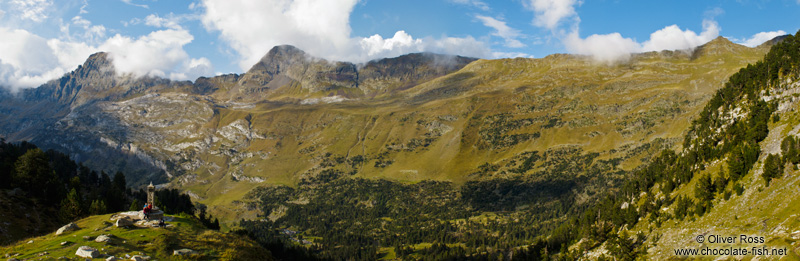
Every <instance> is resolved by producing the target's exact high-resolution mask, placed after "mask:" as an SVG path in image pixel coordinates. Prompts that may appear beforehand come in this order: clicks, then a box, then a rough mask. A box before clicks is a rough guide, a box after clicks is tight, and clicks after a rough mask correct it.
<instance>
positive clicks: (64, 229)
mask: <svg viewBox="0 0 800 261" xmlns="http://www.w3.org/2000/svg"><path fill="white" fill-rule="evenodd" d="M78 229H79V227H78V225H75V223H69V224H66V225H64V226H63V227H61V228H59V229H58V230H56V236H59V235H61V234H64V233H67V232H71V231H75V230H78Z"/></svg>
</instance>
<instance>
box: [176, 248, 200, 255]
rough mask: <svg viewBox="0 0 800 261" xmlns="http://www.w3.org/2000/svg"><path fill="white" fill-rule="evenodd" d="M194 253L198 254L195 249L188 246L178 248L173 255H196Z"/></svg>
mask: <svg viewBox="0 0 800 261" xmlns="http://www.w3.org/2000/svg"><path fill="white" fill-rule="evenodd" d="M194 254H197V251H194V250H191V249H188V248H184V249H178V250H174V251H172V255H173V256H184V255H194Z"/></svg>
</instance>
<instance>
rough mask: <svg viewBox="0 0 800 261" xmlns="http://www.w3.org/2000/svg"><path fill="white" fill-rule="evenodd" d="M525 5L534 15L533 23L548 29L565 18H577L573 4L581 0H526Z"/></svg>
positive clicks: (578, 3) (556, 25) (551, 28)
mask: <svg viewBox="0 0 800 261" xmlns="http://www.w3.org/2000/svg"><path fill="white" fill-rule="evenodd" d="M527 1H528V2H523V3H524V4H525V6H526V7H527V8H528V9H530V10H533V11H534V13H535V17H534V19H533V24H534V25H536V26H539V27H544V28H547V29H550V30H553V29H555V28H556V27H558V26H559V25H560V24H561V22H562V21H564V20H565V19H567V18H572V17H574V18H575V19H579V18H578V16H577V15H578V14H577V13H576V12H575V5H580V4H581V3H582V2H580V1H578V0H527Z"/></svg>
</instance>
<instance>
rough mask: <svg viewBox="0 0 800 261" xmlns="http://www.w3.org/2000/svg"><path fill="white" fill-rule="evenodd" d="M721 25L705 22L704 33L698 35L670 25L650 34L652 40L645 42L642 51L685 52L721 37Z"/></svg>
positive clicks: (709, 21) (710, 21)
mask: <svg viewBox="0 0 800 261" xmlns="http://www.w3.org/2000/svg"><path fill="white" fill-rule="evenodd" d="M719 31H720V29H719V25H717V22H715V21H712V20H704V21H703V32H701V33H700V34H697V33H695V32H693V31H691V30H688V29H687V30H681V29H680V28H679V27H678V26H677V25H670V26H667V27H664V28H663V29H661V30H658V31H655V32H654V33H652V34H650V40H648V41H646V42H644V44H643V46H642V48H643V49H642V50H643V51H645V52H649V51H661V50H684V49H691V48H694V47H697V46H699V45H702V44H705V43H707V42H709V41H711V40H714V38H717V36H719Z"/></svg>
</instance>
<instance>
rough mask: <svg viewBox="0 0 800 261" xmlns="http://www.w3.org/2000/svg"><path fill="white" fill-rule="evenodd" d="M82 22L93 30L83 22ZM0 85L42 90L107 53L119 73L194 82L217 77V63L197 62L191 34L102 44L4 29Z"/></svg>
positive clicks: (167, 32) (1, 30)
mask: <svg viewBox="0 0 800 261" xmlns="http://www.w3.org/2000/svg"><path fill="white" fill-rule="evenodd" d="M75 20H78V21H80V22H78V24H80V25H85V26H88V27H89V28H90V29H91V28H92V27H91V23H88V24H86V23H84V22H82V21H81V20H80V19H75ZM0 39H4V40H3V41H0V50H3V52H0V86H3V87H10V88H11V90H12V91H17V90H19V89H21V88H31V87H36V86H38V85H40V84H42V83H44V82H46V81H48V80H51V79H56V78H58V77H60V76H62V75H63V74H64V73H66V72H69V71H71V70H74V69H75V67H77V66H78V65H80V64H82V63H83V62H84V61H85V60H86V58H87V57H89V55H90V54H92V53H95V52H99V51H106V52H109V55H110V57H111V59H112V62H113V64H114V67H115V68H116V70H117V72H118V73H124V74H132V75H135V76H145V75H150V76H160V77H165V78H170V79H173V80H194V79H196V77H199V76H204V75H205V76H207V75H212V74H213V72H214V69H213V66H212V65H211V62H210V61H209V60H208V59H206V58H191V57H189V55H188V54H187V53H186V51H185V50H184V49H183V47H184V46H185V45H186V44H188V43H189V42H191V41H192V40H193V39H194V38H193V36H192V35H191V34H190V33H189V32H188V31H186V30H183V29H180V30H174V29H166V30H159V31H154V32H151V33H150V34H148V35H144V36H141V37H137V38H134V37H129V36H123V35H120V34H117V35H114V36H112V37H110V38H106V39H104V40H102V41H101V42H100V43H98V44H97V45H93V44H89V43H88V42H87V41H82V40H74V39H45V38H43V37H40V36H38V35H35V34H32V33H30V32H28V31H26V30H21V29H9V28H6V27H2V26H0Z"/></svg>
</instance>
